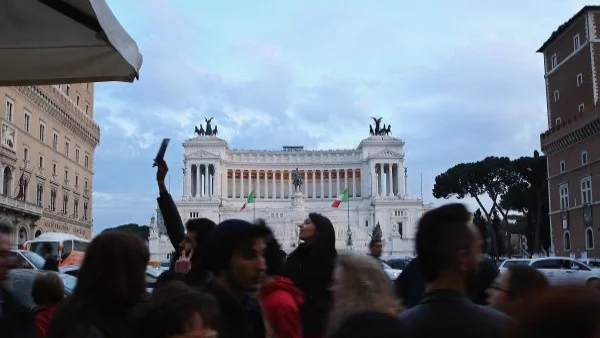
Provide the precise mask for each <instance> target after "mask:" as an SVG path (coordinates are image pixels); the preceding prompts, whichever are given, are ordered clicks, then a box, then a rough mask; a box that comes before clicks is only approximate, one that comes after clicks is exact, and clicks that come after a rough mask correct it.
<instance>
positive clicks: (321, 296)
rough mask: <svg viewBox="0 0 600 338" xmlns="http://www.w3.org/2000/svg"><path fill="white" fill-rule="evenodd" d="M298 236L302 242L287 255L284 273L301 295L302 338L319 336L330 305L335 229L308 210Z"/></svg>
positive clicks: (334, 255) (327, 220) (323, 218)
mask: <svg viewBox="0 0 600 338" xmlns="http://www.w3.org/2000/svg"><path fill="white" fill-rule="evenodd" d="M299 237H300V239H301V240H302V241H304V242H303V243H302V244H300V245H299V246H298V248H296V250H294V251H293V252H292V253H291V254H290V255H289V257H288V258H287V261H286V262H285V265H284V268H283V275H284V276H285V277H288V278H290V279H291V280H292V281H293V282H294V284H296V286H297V287H298V288H299V289H300V291H302V293H303V294H304V298H305V302H304V305H303V306H302V307H301V309H300V314H301V317H302V330H303V332H304V337H306V338H311V337H322V336H323V335H324V333H325V330H326V329H327V316H328V314H329V312H330V310H331V305H332V295H331V290H330V286H331V282H332V279H333V269H334V267H335V262H336V258H337V251H336V250H335V230H334V228H333V224H331V221H330V220H329V219H328V218H327V217H325V216H323V215H321V214H317V213H310V214H309V215H308V218H307V219H306V220H305V221H304V223H302V224H300V234H299Z"/></svg>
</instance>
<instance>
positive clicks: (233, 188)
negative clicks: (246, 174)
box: [231, 169, 237, 198]
mask: <svg viewBox="0 0 600 338" xmlns="http://www.w3.org/2000/svg"><path fill="white" fill-rule="evenodd" d="M231 171H232V174H231V191H232V194H231V197H232V198H235V197H236V196H235V195H236V193H237V189H236V188H235V174H236V169H232V170H231Z"/></svg>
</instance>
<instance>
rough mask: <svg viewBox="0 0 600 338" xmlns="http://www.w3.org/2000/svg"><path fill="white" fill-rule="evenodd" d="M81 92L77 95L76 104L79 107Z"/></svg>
mask: <svg viewBox="0 0 600 338" xmlns="http://www.w3.org/2000/svg"><path fill="white" fill-rule="evenodd" d="M79 99H80V97H79V94H77V96H76V97H75V104H76V105H77V107H79Z"/></svg>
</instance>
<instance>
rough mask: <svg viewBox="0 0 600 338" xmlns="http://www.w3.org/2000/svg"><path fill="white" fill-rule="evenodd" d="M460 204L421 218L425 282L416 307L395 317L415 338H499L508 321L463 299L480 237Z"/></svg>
mask: <svg viewBox="0 0 600 338" xmlns="http://www.w3.org/2000/svg"><path fill="white" fill-rule="evenodd" d="M470 219H471V216H470V213H469V211H468V210H467V209H466V207H465V206H464V205H462V204H458V203H455V204H447V205H444V206H441V207H439V208H436V209H433V210H431V211H429V212H427V213H425V214H424V215H423V217H422V218H421V220H420V221H419V225H418V229H417V235H416V239H415V246H416V251H417V256H418V257H419V267H420V268H421V272H422V274H423V278H424V280H425V283H426V287H425V291H426V293H425V295H424V296H423V299H422V300H421V302H420V303H419V304H418V305H416V306H415V307H413V308H411V309H409V310H406V311H404V312H402V313H401V314H400V318H401V319H402V320H404V322H405V323H406V324H407V325H408V326H409V327H410V329H411V331H412V333H413V334H414V337H416V338H421V337H423V338H425V337H442V336H451V337H474V338H477V337H481V338H484V337H489V338H496V337H504V336H505V335H506V334H507V332H508V331H507V330H508V329H510V325H511V324H512V321H511V319H510V317H508V316H506V315H504V314H503V313H501V312H499V311H496V310H493V309H491V308H488V307H484V306H480V305H476V304H473V302H472V301H471V300H470V299H469V298H468V296H467V292H468V290H467V286H468V285H469V283H470V280H471V279H473V278H475V277H476V276H477V267H478V265H479V262H480V259H481V245H482V241H481V236H480V235H479V233H478V232H477V228H475V227H474V226H473V225H472V223H471V221H470Z"/></svg>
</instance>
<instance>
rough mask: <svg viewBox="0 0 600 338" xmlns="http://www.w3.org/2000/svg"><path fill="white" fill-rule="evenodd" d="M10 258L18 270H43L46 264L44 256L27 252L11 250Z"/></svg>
mask: <svg viewBox="0 0 600 338" xmlns="http://www.w3.org/2000/svg"><path fill="white" fill-rule="evenodd" d="M9 258H10V259H12V260H13V262H14V263H15V264H16V266H15V268H16V269H32V270H41V269H42V268H43V267H44V264H46V260H45V259H44V258H43V257H42V256H40V255H38V254H37V253H35V252H32V251H27V250H10V252H9Z"/></svg>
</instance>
